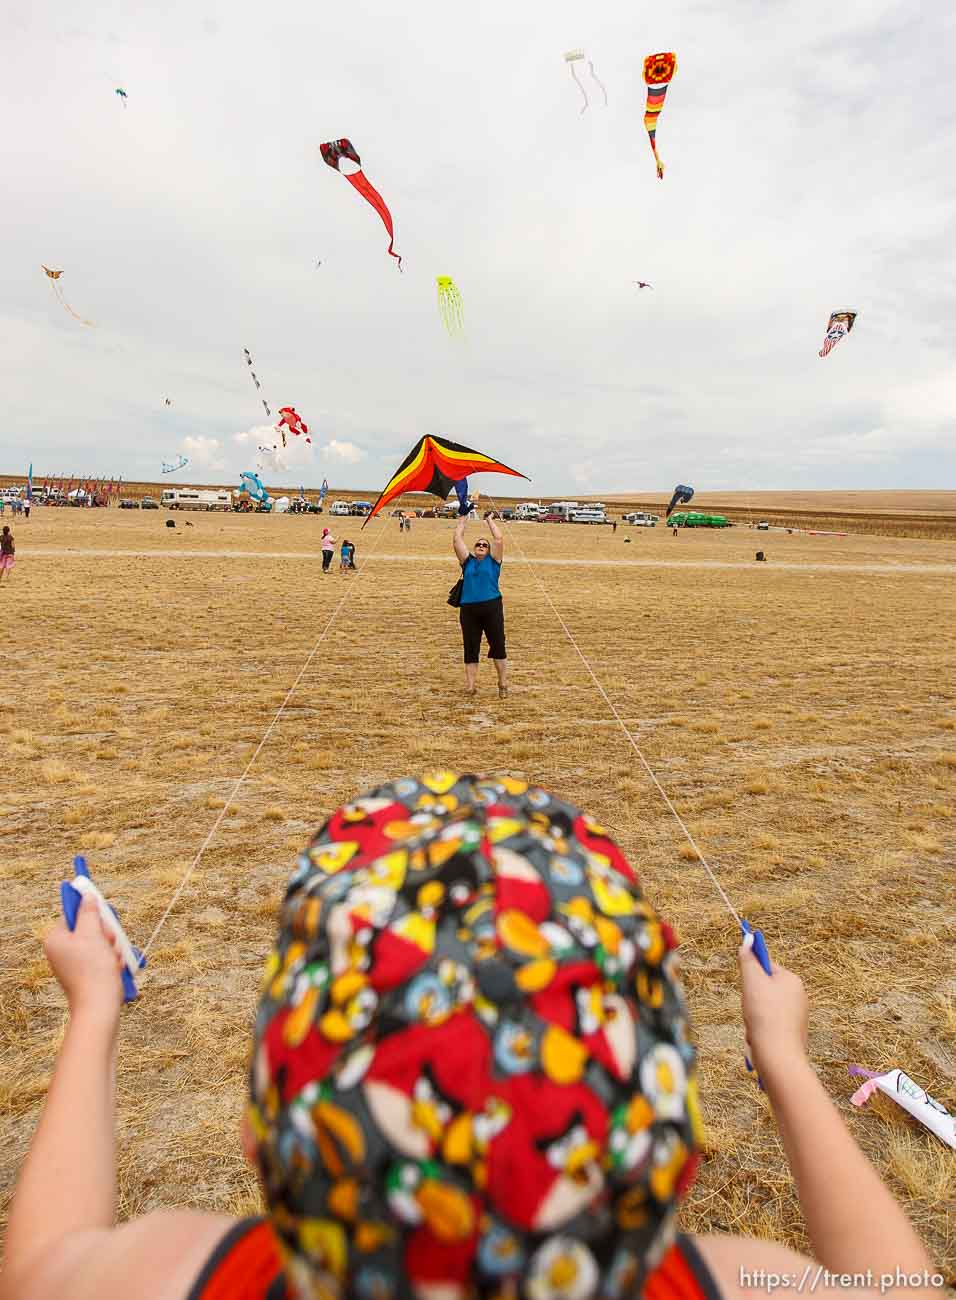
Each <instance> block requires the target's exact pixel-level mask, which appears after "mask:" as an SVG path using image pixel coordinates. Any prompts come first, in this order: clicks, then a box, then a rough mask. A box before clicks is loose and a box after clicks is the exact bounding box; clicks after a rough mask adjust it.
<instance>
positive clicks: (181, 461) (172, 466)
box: [163, 456, 189, 474]
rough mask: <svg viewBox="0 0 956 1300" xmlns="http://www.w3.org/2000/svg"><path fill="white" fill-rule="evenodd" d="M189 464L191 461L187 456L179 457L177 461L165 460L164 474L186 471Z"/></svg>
mask: <svg viewBox="0 0 956 1300" xmlns="http://www.w3.org/2000/svg"><path fill="white" fill-rule="evenodd" d="M188 464H189V460H188V459H187V457H185V456H177V457H176V459H175V460H164V461H163V473H164V474H175V473H176V470H178V469H185V468H186V466H187V465H188Z"/></svg>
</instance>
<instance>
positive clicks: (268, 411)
mask: <svg viewBox="0 0 956 1300" xmlns="http://www.w3.org/2000/svg"><path fill="white" fill-rule="evenodd" d="M242 355H243V356H244V357H245V359H246V365H247V366H248V367H249V373H250V374H251V375H252V382H253V383H254V384H255V386H256V391H257V392H258V393H259V394H260V397H259V400H260V402H261V403H262V405H263V406H264V407H265V409H266V415H268V416H270V417H271V415H272V411H271V409H270V407H269V403H268V402H267V401H266V399H265V398H264V397H263V396H262V395H261V394H262V385H261V384H260V383H259V379H258V376H257V375H256V372H255V371H254V370H253V369H252V353H251V352H250V351H249V349H248V348H243V349H242Z"/></svg>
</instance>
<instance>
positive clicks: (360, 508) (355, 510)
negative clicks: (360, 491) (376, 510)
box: [349, 501, 372, 515]
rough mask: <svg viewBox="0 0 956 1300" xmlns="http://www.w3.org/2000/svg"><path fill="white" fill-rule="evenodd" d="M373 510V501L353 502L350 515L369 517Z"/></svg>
mask: <svg viewBox="0 0 956 1300" xmlns="http://www.w3.org/2000/svg"><path fill="white" fill-rule="evenodd" d="M371 509H372V503H371V501H353V502H352V504H351V505H350V506H349V514H350V515H367V514H368V512H369V511H370V510H371Z"/></svg>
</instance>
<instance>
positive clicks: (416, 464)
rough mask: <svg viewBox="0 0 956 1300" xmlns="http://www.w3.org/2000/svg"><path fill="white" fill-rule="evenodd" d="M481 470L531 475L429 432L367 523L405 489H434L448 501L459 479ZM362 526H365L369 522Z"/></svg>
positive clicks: (394, 479)
mask: <svg viewBox="0 0 956 1300" xmlns="http://www.w3.org/2000/svg"><path fill="white" fill-rule="evenodd" d="M481 473H492V474H513V475H514V476H515V478H527V477H528V476H527V474H522V473H521V471H520V470H517V469H510V468H509V467H508V466H507V465H502V463H501V461H500V460H493V459H492V458H491V456H486V455H485V454H484V452H481V451H473V450H472V448H471V447H463V446H462V445H461V444H460V443H457V442H449V441H448V439H447V438H436V437H433V436H432V435H431V434H427V435H426V436H425V437H424V438H419V440H418V442H416V443H415V446H414V447H413V448H412V449H411V451H410V452H409V453H408V455H407V456H406V457H405V459H404V460H403V461H402V463H401V465H399V467H398V469H397V470H396V471H395V473H394V474H393V475H392V477H391V478H390V479H389V481H388V483H387V484H386V486H385V490H384V491H383V492H382V495H381V496H380V497H379V499H378V500H377V501H376V502H375V505H374V506H373V507H372V509H371V511H370V512H369V514H368V517H367V518H366V520H365V523H366V524H367V523H368V521H369V519H371V518H372V516H373V515H377V514H378V512H379V511H380V510H381V509H383V508H384V507H385V506H387V505H388V503H389V502H390V501H394V499H395V498H396V497H398V496H401V495H402V493H403V492H430V493H431V494H432V496H436V497H438V498H439V500H441V501H445V500H447V498H448V495H449V493H450V492H451V490H452V488H453V487H454V486H455V484H456V483H460V482H461V480H462V479H464V478H467V477H468V475H469V474H481ZM362 527H363V528H364V527H365V524H363V525H362Z"/></svg>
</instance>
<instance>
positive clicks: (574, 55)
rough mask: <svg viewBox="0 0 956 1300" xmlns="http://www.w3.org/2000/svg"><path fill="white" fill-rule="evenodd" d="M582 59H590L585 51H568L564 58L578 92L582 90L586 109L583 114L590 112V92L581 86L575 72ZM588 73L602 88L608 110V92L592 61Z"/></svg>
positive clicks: (582, 110)
mask: <svg viewBox="0 0 956 1300" xmlns="http://www.w3.org/2000/svg"><path fill="white" fill-rule="evenodd" d="M582 59H588V56H587V55H586V54H585V52H584V50H568V51H567V53H566V54H565V56H564V61H565V63H566V64H567V65H568V71H569V72H570V73H571V76H572V77H573V79H574V84H575V85H576V86H577V88H578V90H580V92H581V98H582V99H583V100H584V107H583V108H582V109H581V112H582V113H586V112H587V111H588V105H589V101H588V92H587V91H586V90H585V89H584V87H583V86H582V85H581V83H580V81H578V74H577V73H576V72H575V71H574V65H575V64H576V63H580V62H581V60H582ZM588 71H589V72H590V74H591V80H592V81H594V82H595V83H596V84H597V85H598V86H600V87H601V94H602V95H603V96H604V106H605V108H606V107H607V90H606V88H605V85H604V82H603V81H602V80H601V78H600V77H599V76H598V74H597V73H596V72H595V71H594V64H593V63H592V62H591V60H590V59H588Z"/></svg>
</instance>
